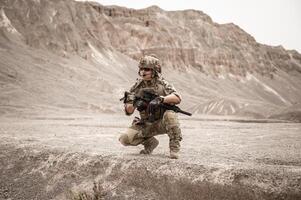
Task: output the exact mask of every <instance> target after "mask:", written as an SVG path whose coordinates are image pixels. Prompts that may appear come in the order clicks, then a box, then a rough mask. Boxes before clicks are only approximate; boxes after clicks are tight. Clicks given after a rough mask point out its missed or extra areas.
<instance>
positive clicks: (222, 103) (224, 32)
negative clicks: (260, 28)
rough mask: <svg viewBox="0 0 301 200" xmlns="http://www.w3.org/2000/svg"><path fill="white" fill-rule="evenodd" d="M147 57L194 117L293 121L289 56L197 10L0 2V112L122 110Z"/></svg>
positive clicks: (53, 0) (297, 76) (295, 79)
mask: <svg viewBox="0 0 301 200" xmlns="http://www.w3.org/2000/svg"><path fill="white" fill-rule="evenodd" d="M147 53H155V54H156V55H157V56H158V57H159V58H160V59H161V60H162V63H163V66H164V68H163V74H164V76H165V77H166V79H167V80H169V81H171V82H172V83H174V85H175V86H176V88H177V89H178V90H179V92H180V93H181V94H182V96H183V97H184V98H183V102H182V107H183V108H185V109H188V110H190V111H192V112H194V113H205V114H221V115H240V116H249V117H256V118H266V117H272V118H281V119H291V120H298V119H300V113H301V112H300V108H301V106H300V102H301V55H300V54H299V53H298V52H297V51H294V50H290V51H288V50H285V49H284V48H283V47H281V46H279V47H271V46H267V45H263V44H259V43H257V42H256V40H255V39H254V38H253V37H252V36H251V35H249V34H248V33H246V32H245V31H243V30H242V29H241V28H239V27H238V26H236V25H235V24H232V23H230V24H217V23H215V22H213V21H212V20H211V18H210V17H209V16H207V15H206V14H204V13H203V12H202V11H197V10H184V11H164V10H162V9H160V8H159V7H157V6H152V7H149V8H145V9H140V10H135V9H128V8H124V7H118V6H102V5H100V4H98V3H94V2H75V1H72V0H47V1H46V0H2V1H1V2H0V55H1V58H0V91H1V94H0V97H1V100H0V113H1V114H3V115H11V114H15V113H22V114H24V113H27V114H29V113H30V114H32V113H40V112H41V111H42V112H58V111H62V110H70V109H71V110H72V111H74V112H75V111H76V112H77V111H78V112H82V111H87V110H89V111H93V112H113V113H114V112H121V109H120V107H121V106H120V103H119V101H118V98H119V97H120V96H122V92H123V90H125V89H127V88H129V87H130V85H131V84H132V83H133V82H134V80H135V78H136V77H137V67H136V66H137V60H138V59H139V57H140V56H141V55H143V54H147Z"/></svg>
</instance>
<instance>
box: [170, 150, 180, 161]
mask: <svg viewBox="0 0 301 200" xmlns="http://www.w3.org/2000/svg"><path fill="white" fill-rule="evenodd" d="M169 157H170V158H171V159H178V158H179V152H178V151H173V150H170V156H169Z"/></svg>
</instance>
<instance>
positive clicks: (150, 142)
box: [140, 137, 159, 154]
mask: <svg viewBox="0 0 301 200" xmlns="http://www.w3.org/2000/svg"><path fill="white" fill-rule="evenodd" d="M142 144H143V146H144V149H143V150H141V151H140V154H151V153H152V152H153V150H154V149H155V148H156V147H157V146H158V144H159V141H158V140H157V139H156V138H155V137H151V138H149V139H147V140H145V141H144V142H143V143H142Z"/></svg>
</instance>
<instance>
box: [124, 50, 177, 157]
mask: <svg viewBox="0 0 301 200" xmlns="http://www.w3.org/2000/svg"><path fill="white" fill-rule="evenodd" d="M138 67H139V71H138V74H139V75H140V76H141V79H137V82H136V83H135V84H134V85H133V86H132V87H131V89H130V92H129V93H128V95H127V97H125V100H124V103H125V104H124V111H125V114H126V115H131V114H132V113H133V112H134V111H135V109H137V110H138V111H139V113H140V119H139V118H137V117H136V118H135V119H134V121H133V123H132V125H131V126H130V127H129V128H128V129H127V132H126V133H125V134H122V135H121V136H120V137H119V141H120V143H121V144H123V145H124V146H137V145H139V144H142V145H143V146H144V149H143V150H141V151H140V154H151V153H152V151H153V150H154V149H155V148H156V147H157V146H158V144H159V141H158V140H157V139H156V138H155V137H154V136H156V135H159V134H167V135H168V136H169V149H170V158H172V159H178V158H179V155H178V153H179V151H180V141H181V140H182V135H181V129H180V124H179V121H178V117H177V114H176V113H175V112H174V111H172V110H163V109H162V108H161V107H160V104H162V103H164V104H171V105H175V104H179V103H180V102H181V96H180V95H179V94H178V93H177V91H176V90H175V88H174V87H173V86H172V85H170V84H169V83H168V82H167V81H166V80H164V79H163V78H162V77H161V65H160V63H159V60H158V58H157V57H155V56H154V55H150V56H148V55H147V56H144V57H142V58H141V59H140V62H139V66H138ZM145 91H153V92H155V94H156V95H158V96H157V97H156V98H155V99H153V100H151V101H150V102H149V103H148V104H147V105H146V104H145V102H143V101H142V100H137V98H138V99H139V97H142V96H143V94H144V93H145ZM151 115H152V116H151ZM150 117H152V119H151V120H150Z"/></svg>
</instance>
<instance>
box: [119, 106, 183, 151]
mask: <svg viewBox="0 0 301 200" xmlns="http://www.w3.org/2000/svg"><path fill="white" fill-rule="evenodd" d="M160 134H167V135H168V136H169V148H170V150H171V151H174V152H178V151H179V150H180V141H181V140H182V134H181V129H180V124H179V120H178V116H177V114H176V113H175V112H174V111H171V110H167V111H165V113H164V115H163V117H162V119H160V120H158V121H155V122H153V123H150V122H146V123H145V124H144V125H138V124H136V123H135V122H133V124H132V126H130V127H129V128H128V129H127V131H126V133H125V134H122V135H121V136H120V137H119V141H120V143H121V144H123V145H124V146H137V145H139V144H143V143H144V142H145V141H146V140H149V139H150V138H153V137H154V136H156V135H160Z"/></svg>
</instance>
